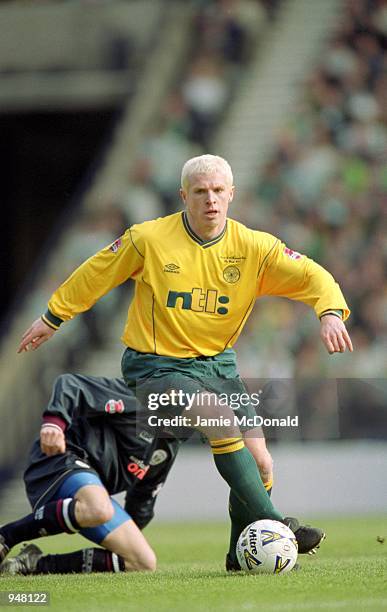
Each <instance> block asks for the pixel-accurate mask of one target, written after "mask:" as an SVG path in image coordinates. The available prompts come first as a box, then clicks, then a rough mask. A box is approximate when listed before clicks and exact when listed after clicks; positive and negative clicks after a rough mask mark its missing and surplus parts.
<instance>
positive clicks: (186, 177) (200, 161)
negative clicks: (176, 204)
mask: <svg viewBox="0 0 387 612" xmlns="http://www.w3.org/2000/svg"><path fill="white" fill-rule="evenodd" d="M217 171H218V172H219V171H220V172H222V173H223V174H224V177H225V178H226V179H227V181H229V182H230V185H232V184H233V180H234V179H233V175H232V170H231V166H230V164H229V163H228V161H226V160H225V159H223V157H220V156H219V155H210V154H206V155H198V156H197V157H192V158H191V159H189V160H188V161H186V162H185V164H184V166H183V169H182V171H181V187H182V189H186V188H187V187H188V184H189V181H190V178H191V177H192V176H194V175H195V174H211V173H212V172H217Z"/></svg>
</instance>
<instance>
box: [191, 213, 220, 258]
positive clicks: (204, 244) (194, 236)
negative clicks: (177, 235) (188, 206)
mask: <svg viewBox="0 0 387 612" xmlns="http://www.w3.org/2000/svg"><path fill="white" fill-rule="evenodd" d="M181 216H182V219H183V225H184V229H185V231H186V232H187V234H188V235H189V237H190V238H192V240H194V241H195V242H197V243H198V244H200V246H201V247H203V249H208V248H209V247H211V246H212V245H213V244H216V243H217V242H219V241H220V240H222V238H223V236H224V235H225V233H226V230H227V220H226V223H225V226H224V228H223V229H222V231H221V232H220V234H218V235H217V236H215V238H211V240H202V239H201V238H200V237H199V236H198V235H197V234H195V232H194V231H193V229H192V228H191V226H190V224H189V222H188V219H187V215H186V213H185V211H183V212H182V213H181Z"/></svg>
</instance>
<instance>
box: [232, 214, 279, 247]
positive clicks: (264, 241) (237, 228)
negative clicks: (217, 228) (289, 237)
mask: <svg viewBox="0 0 387 612" xmlns="http://www.w3.org/2000/svg"><path fill="white" fill-rule="evenodd" d="M227 223H228V225H229V228H230V232H231V234H233V235H235V236H238V237H239V238H240V239H242V240H243V241H246V242H248V243H251V244H252V245H254V246H256V247H257V248H259V249H263V250H270V249H271V248H273V247H274V246H275V244H277V243H279V242H280V240H279V238H276V236H273V235H272V234H269V233H268V232H262V231H260V230H257V229H254V228H251V227H247V226H246V225H244V224H243V223H241V222H240V221H236V220H235V219H231V218H229V219H228V220H227Z"/></svg>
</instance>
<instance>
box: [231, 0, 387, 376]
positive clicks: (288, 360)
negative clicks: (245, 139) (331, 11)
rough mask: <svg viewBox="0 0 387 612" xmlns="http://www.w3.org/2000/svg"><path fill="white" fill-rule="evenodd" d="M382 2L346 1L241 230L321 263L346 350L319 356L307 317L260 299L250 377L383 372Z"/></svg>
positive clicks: (386, 58) (246, 365)
mask: <svg viewBox="0 0 387 612" xmlns="http://www.w3.org/2000/svg"><path fill="white" fill-rule="evenodd" d="M386 212H387V5H386V3H385V2H384V1H383V0H349V1H348V2H347V3H346V8H345V12H344V13H343V16H342V20H341V22H340V24H339V27H338V29H337V31H336V32H335V34H334V37H333V38H332V40H331V41H330V43H329V44H328V47H327V49H326V51H325V53H324V55H323V57H322V59H321V61H320V63H319V65H318V66H316V67H315V68H314V70H313V73H312V74H311V75H310V77H309V79H308V81H307V83H306V84H305V88H304V92H303V95H302V97H301V99H300V102H299V104H298V107H297V108H296V109H295V110H294V112H293V113H292V115H291V116H290V117H288V120H287V122H286V125H284V126H281V127H280V129H279V133H278V137H277V143H276V147H275V151H274V154H272V155H271V156H270V159H268V161H267V164H266V167H265V169H264V172H263V175H262V176H261V178H260V180H259V181H258V182H257V185H256V189H255V191H254V193H249V194H245V196H244V199H243V217H244V220H245V222H246V224H247V225H249V226H251V227H258V228H260V229H263V230H265V231H268V232H270V233H272V234H275V235H277V236H279V237H280V238H281V239H283V240H284V241H285V242H286V243H287V244H288V245H289V246H290V247H291V248H293V249H295V250H297V251H300V252H303V253H305V254H307V255H308V256H309V257H311V258H313V259H315V260H316V261H317V262H319V263H320V264H321V265H323V266H324V267H326V268H327V269H328V270H329V271H330V272H331V273H332V274H333V275H334V276H335V278H336V280H337V281H338V282H339V283H340V285H341V287H342V289H343V293H344V295H345V296H346V298H347V301H348V304H349V306H350V308H351V311H352V315H351V318H350V319H349V321H348V327H349V329H350V333H351V336H352V339H353V343H354V346H355V352H354V353H353V354H352V355H348V354H347V355H340V356H337V355H336V356H334V357H328V356H327V355H325V352H324V349H323V348H322V347H321V346H320V343H319V342H318V340H317V336H318V329H317V328H318V326H316V325H315V321H314V316H313V314H312V313H309V315H307V316H306V312H305V308H304V307H303V306H302V305H296V307H295V306H294V305H293V304H292V305H291V304H290V303H289V302H287V301H284V300H283V301H282V300H281V301H278V300H274V301H273V300H266V301H265V300H262V303H261V304H260V303H258V304H257V306H256V309H255V313H253V316H252V317H251V318H250V320H249V322H248V340H247V341H246V335H245V336H244V339H242V340H241V341H240V344H239V356H240V360H241V365H242V369H243V372H244V373H245V374H246V375H248V376H251V377H254V376H257V375H261V374H258V372H259V373H262V375H263V376H268V377H269V376H274V377H276V376H277V377H293V376H296V377H319V376H326V375H328V376H336V377H359V378H371V377H381V378H382V377H383V376H385V375H386V371H387V360H386V352H385V349H386V346H387V282H386V274H385V270H386V263H387V222H386Z"/></svg>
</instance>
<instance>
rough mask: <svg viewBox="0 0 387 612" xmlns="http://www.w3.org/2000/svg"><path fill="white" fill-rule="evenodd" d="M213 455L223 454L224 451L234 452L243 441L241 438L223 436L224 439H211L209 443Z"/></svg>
mask: <svg viewBox="0 0 387 612" xmlns="http://www.w3.org/2000/svg"><path fill="white" fill-rule="evenodd" d="M210 444H211V448H212V452H213V454H214V455H224V454H225V453H235V451H238V450H241V448H243V447H244V445H245V443H244V442H243V440H242V438H224V440H213V441H212V442H211V443H210Z"/></svg>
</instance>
